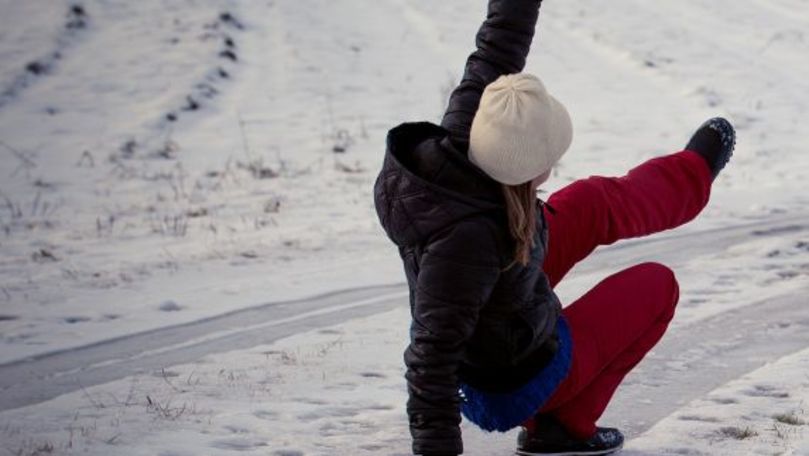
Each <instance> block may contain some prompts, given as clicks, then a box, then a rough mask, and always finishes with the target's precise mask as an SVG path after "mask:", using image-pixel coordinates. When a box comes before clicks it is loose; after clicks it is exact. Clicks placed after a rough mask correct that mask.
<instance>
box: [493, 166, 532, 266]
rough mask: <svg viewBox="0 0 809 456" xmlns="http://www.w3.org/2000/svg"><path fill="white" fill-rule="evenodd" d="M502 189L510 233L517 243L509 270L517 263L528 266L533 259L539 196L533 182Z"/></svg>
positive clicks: (505, 186)
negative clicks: (532, 252) (532, 251)
mask: <svg viewBox="0 0 809 456" xmlns="http://www.w3.org/2000/svg"><path fill="white" fill-rule="evenodd" d="M501 187H502V191H503V197H504V198H505V202H506V212H507V214H508V228H509V232H510V233H511V237H512V238H513V239H514V242H515V244H514V261H512V262H511V264H509V265H508V267H506V270H507V269H510V268H511V267H512V266H514V265H515V264H516V263H520V264H522V265H523V266H527V265H528V262H529V261H530V259H531V250H532V249H533V248H534V246H535V242H534V236H535V235H536V217H537V195H536V189H535V188H534V186H533V185H532V182H531V181H528V182H525V183H523V184H518V185H501Z"/></svg>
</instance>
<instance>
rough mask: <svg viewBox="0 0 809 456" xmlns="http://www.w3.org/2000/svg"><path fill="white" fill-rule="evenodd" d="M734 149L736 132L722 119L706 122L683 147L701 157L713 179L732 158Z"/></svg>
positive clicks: (716, 118)
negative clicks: (709, 169)
mask: <svg viewBox="0 0 809 456" xmlns="http://www.w3.org/2000/svg"><path fill="white" fill-rule="evenodd" d="M734 147H736V132H735V130H734V129H733V126H732V125H731V124H730V122H728V121H727V119H723V118H722V117H714V118H713V119H708V120H706V121H705V123H703V124H702V125H700V127H699V129H697V131H696V132H695V133H694V135H693V136H692V137H691V140H690V141H688V145H686V146H685V148H686V150H691V151H694V152H696V153H698V154H700V155H702V158H704V159H705V161H706V162H708V167H709V168H711V175H712V176H713V178H714V179H716V176H717V175H719V171H722V168H724V167H725V165H726V164H727V162H728V161H729V160H730V157H732V156H733V148H734Z"/></svg>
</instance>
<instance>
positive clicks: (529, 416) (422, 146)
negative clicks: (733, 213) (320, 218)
mask: <svg viewBox="0 0 809 456" xmlns="http://www.w3.org/2000/svg"><path fill="white" fill-rule="evenodd" d="M539 6H540V0H490V1H489V11H488V18H487V19H486V21H485V22H484V23H483V25H482V27H481V28H480V31H479V32H478V34H477V50H476V51H475V52H474V53H472V54H471V56H470V57H469V59H468V60H467V64H466V71H465V74H464V76H463V80H462V81H461V83H460V85H459V86H458V87H457V88H456V89H455V91H454V92H453V93H452V96H451V98H450V101H449V107H448V109H447V111H446V114H445V115H444V118H443V120H442V123H441V125H440V126H438V125H434V124H431V123H428V122H420V123H405V124H402V125H400V126H398V127H396V128H394V129H392V130H391V131H390V132H389V135H388V140H387V150H386V153H385V159H384V164H383V167H382V170H381V171H380V173H379V176H378V178H377V180H376V183H375V187H374V202H375V205H376V210H377V213H378V216H379V219H380V222H381V224H382V226H383V227H384V229H385V231H386V233H387V235H388V236H389V237H390V239H391V240H392V241H393V242H394V243H395V244H396V245H397V247H398V249H399V253H400V255H401V258H402V260H403V262H404V272H405V275H406V277H407V282H408V286H409V288H410V306H411V316H412V322H411V326H410V337H411V341H410V344H409V346H408V347H407V349H406V351H405V353H404V361H405V364H406V366H407V372H406V374H405V378H406V380H407V387H408V393H409V399H408V401H407V412H408V416H409V421H410V432H411V436H412V438H413V452H414V453H415V454H418V455H424V456H436V455H458V454H461V453H462V452H463V445H462V440H461V432H460V428H459V424H460V420H461V414H463V415H464V416H465V417H466V418H467V419H469V420H470V421H472V422H474V423H475V424H477V425H478V426H480V427H481V428H482V429H485V430H488V431H494V430H497V431H501V432H504V431H507V430H509V429H512V428H515V427H517V426H521V431H520V433H519V437H518V442H517V453H518V454H523V455H542V454H545V455H547V454H571V455H573V454H608V453H612V452H614V451H616V450H618V449H619V448H621V446H622V444H623V436H622V435H621V433H620V432H619V431H618V430H616V429H611V428H601V427H597V426H596V421H597V420H598V418H599V417H600V416H601V414H602V413H603V411H604V409H605V408H606V406H607V404H608V403H609V400H610V398H611V397H612V395H613V393H614V391H615V389H616V388H617V387H618V385H619V384H620V382H621V380H622V379H623V377H624V376H625V375H626V374H627V372H629V371H630V370H631V369H632V368H633V367H634V366H635V365H636V364H637V363H638V362H639V361H640V360H641V359H642V358H643V356H644V355H645V353H646V352H647V351H648V350H650V349H651V348H652V347H653V346H654V345H655V344H656V343H657V341H658V340H659V339H660V338H661V337H662V335H663V333H664V332H665V330H666V327H667V325H668V323H669V321H670V320H671V318H672V316H673V313H674V308H675V305H676V303H677V300H678V296H679V295H678V286H677V282H676V280H675V278H674V274H673V273H672V271H671V270H670V269H668V268H667V267H665V266H663V265H660V264H656V263H645V264H640V265H637V266H634V267H631V268H629V269H626V270H624V271H621V272H619V273H617V274H614V275H612V276H610V277H608V278H606V279H604V280H603V281H602V282H601V283H599V284H598V285H597V286H596V287H595V288H593V289H592V290H590V291H589V292H588V293H586V294H585V295H584V296H582V297H581V298H580V299H578V300H577V301H576V302H574V303H572V304H571V305H570V306H567V307H566V308H564V309H562V306H561V304H560V302H559V299H558V298H557V297H556V295H555V294H554V291H553V288H554V287H555V286H556V284H557V283H559V281H560V280H561V279H562V278H563V277H564V276H565V274H566V273H567V272H568V271H569V270H570V269H571V268H572V267H573V266H574V265H575V264H576V263H577V262H578V261H580V260H582V259H584V258H585V257H586V256H587V255H588V254H589V253H590V252H592V251H593V249H595V248H596V247H597V246H599V245H605V244H611V243H613V242H615V241H617V240H619V239H625V238H630V237H637V236H643V235H648V234H652V233H655V232H659V231H661V230H665V229H670V228H673V227H676V226H679V225H681V224H683V223H685V222H687V221H689V220H691V219H693V218H694V217H696V215H697V214H698V213H699V212H700V211H701V210H702V208H703V207H704V206H705V204H707V202H708V198H709V195H710V188H711V183H712V181H713V178H715V177H716V175H717V174H718V172H719V171H720V170H721V169H722V168H723V167H724V165H725V164H726V162H727V161H728V160H729V158H730V156H731V155H732V151H733V147H734V144H735V137H734V131H733V128H732V127H731V126H730V124H729V123H728V122H727V121H725V120H724V119H711V120H709V121H707V122H706V123H704V124H703V125H702V126H701V127H700V128H699V129H698V130H697V132H696V133H695V134H694V135H693V137H692V138H691V141H689V143H688V145H687V146H686V148H685V149H684V150H683V151H680V152H677V153H673V154H671V155H668V156H664V157H659V158H655V159H652V160H649V161H647V162H645V163H643V164H641V165H639V166H638V167H636V168H634V169H633V170H631V171H630V172H629V173H628V174H627V175H626V176H622V177H618V178H608V177H598V176H595V177H590V178H588V179H583V180H579V181H576V182H574V183H572V184H570V185H568V186H567V187H565V188H564V189H562V190H560V191H558V192H556V193H554V194H553V195H552V196H551V197H550V199H549V202H548V204H545V203H543V202H541V201H539V200H538V199H537V198H536V189H537V187H538V186H539V185H541V184H542V183H543V182H544V181H545V180H546V179H547V178H548V176H549V175H550V171H551V168H552V166H553V165H554V164H555V163H556V162H557V161H558V160H559V159H560V157H561V156H562V154H564V153H565V151H566V150H567V148H568V147H569V145H570V142H571V138H572V127H571V123H570V119H569V117H568V114H567V111H566V110H565V108H564V107H563V106H562V105H561V103H559V102H558V101H557V100H556V99H554V98H553V97H552V96H550V95H549V94H548V93H547V91H546V90H545V87H544V86H543V85H542V83H541V82H540V80H539V79H538V78H536V77H535V76H531V75H527V74H524V73H521V72H522V70H523V67H524V65H525V59H526V56H527V54H528V51H529V48H530V45H531V41H532V39H533V34H534V28H535V25H536V21H537V17H538V12H539Z"/></svg>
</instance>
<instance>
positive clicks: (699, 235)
mask: <svg viewBox="0 0 809 456" xmlns="http://www.w3.org/2000/svg"><path fill="white" fill-rule="evenodd" d="M795 231H809V215H802V216H791V217H783V218H779V219H774V220H766V221H761V222H755V223H749V224H744V225H738V226H733V227H728V228H722V229H714V230H706V231H703V232H695V233H688V234H681V235H674V236H668V237H659V238H647V239H641V240H637V241H630V242H626V243H623V244H621V245H616V246H611V247H607V248H604V249H602V250H599V251H598V252H596V253H594V254H593V255H592V256H591V257H590V259H588V262H587V263H585V264H584V265H582V267H581V268H580V270H581V271H583V272H585V273H587V272H588V271H589V272H597V271H599V270H601V269H603V268H605V267H607V266H609V267H611V268H612V267H620V266H621V265H626V266H629V265H631V264H635V263H637V262H639V261H644V260H646V259H648V258H649V257H650V256H654V257H655V258H660V259H661V260H663V261H666V262H667V263H669V264H677V263H681V262H684V261H688V259H690V258H692V257H693V256H695V255H698V254H705V253H710V252H717V251H721V250H722V249H726V248H727V247H729V246H732V245H735V244H741V243H744V242H745V241H747V240H751V239H759V238H761V237H772V236H779V235H780V234H782V233H784V232H795ZM407 296H408V294H407V288H406V286H405V284H402V283H399V284H392V285H385V286H374V287H365V288H357V289H349V290H343V291H336V292H332V293H327V294H323V295H320V296H315V297H312V298H307V299H297V300H291V301H283V302H275V303H268V304H264V305H261V306H257V307H253V308H249V309H243V310H238V311H234V312H230V313H227V314H224V315H220V316H216V317H211V318H207V319H203V320H200V321H196V322H192V323H187V324H182V325H176V326H171V327H166V328H161V329H156V330H152V331H147V332H142V333H138V334H132V335H127V336H122V337H119V338H116V339H112V340H107V341H101V342H97V343H94V344H90V345H87V346H84V347H79V348H73V349H67V350H61V351H56V352H51V353H47V354H43V355H38V356H35V357H31V358H29V359H25V360H20V361H15V362H11V363H7V364H2V365H0V411H2V410H9V409H13V408H18V407H24V406H26V405H31V404H36V403H39V402H42V401H46V400H48V399H51V398H54V397H56V396H59V395H61V394H65V393H68V392H72V391H75V390H78V389H80V388H82V387H87V386H91V385H96V384H100V383H106V382H109V381H112V380H116V379H119V378H124V377H126V376H129V375H132V374H135V373H141V372H148V371H156V370H159V369H160V368H162V367H167V366H171V365H176V364H181V363H186V362H190V361H194V360H197V359H199V358H202V357H204V356H205V355H208V354H213V353H221V352H226V351H232V350H237V349H244V348H249V347H254V346H257V345H261V344H267V343H271V342H273V341H275V340H278V339H281V338H283V337H287V336H290V335H292V334H296V333H299V332H302V331H305V330H310V329H313V328H318V327H321V326H325V325H333V324H336V323H339V322H341V321H346V320H349V319H352V318H359V317H364V316H368V315H372V314H375V313H379V312H384V311H387V310H390V309H393V308H395V307H397V306H406V305H407ZM787 307H788V306H786V305H785V306H784V312H788V311H791V309H790V308H787ZM752 308H753V309H757V308H756V307H755V306H753V307H752ZM754 311H757V310H754ZM734 312H735V313H734ZM765 313H766V314H767V315H766V316H762V317H765V318H762V319H760V321H765V320H767V319H770V320H772V319H773V318H778V314H777V313H775V312H769V311H768V312H765ZM722 315H728V318H729V319H732V320H734V321H735V320H737V319H738V320H739V321H738V324H736V323H733V324H730V323H729V324H728V325H727V327H728V328H737V327H741V326H740V325H742V324H743V323H744V321H746V320H745V319H747V318H749V317H750V315H748V314H747V313H744V312H737V311H730V312H726V313H723V314H722ZM734 315H738V317H734ZM712 318H720V317H719V316H717V317H712ZM709 321H713V320H712V319H709ZM767 321H769V320H767ZM697 324H700V323H697ZM734 330H735V329H734ZM699 331H700V332H693V331H692V330H689V329H688V327H685V328H683V329H682V330H681V334H686V335H690V334H703V332H702V331H703V330H702V329H699ZM704 334H716V335H721V333H720V332H717V331H713V332H708V333H704ZM711 337H712V339H711V340H716V339H715V337H714V336H713V335H712V336H711ZM722 338H724V335H722ZM719 340H721V339H719ZM802 342H805V341H803V339H802ZM779 347H780V346H778V347H775V348H776V349H779ZM788 347H791V346H788ZM742 348H744V347H742ZM768 355H773V354H772V353H768Z"/></svg>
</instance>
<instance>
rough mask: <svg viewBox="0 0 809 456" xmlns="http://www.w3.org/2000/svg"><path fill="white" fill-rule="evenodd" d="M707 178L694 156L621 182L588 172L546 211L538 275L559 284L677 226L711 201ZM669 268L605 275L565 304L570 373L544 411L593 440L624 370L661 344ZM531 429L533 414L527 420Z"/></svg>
mask: <svg viewBox="0 0 809 456" xmlns="http://www.w3.org/2000/svg"><path fill="white" fill-rule="evenodd" d="M710 188H711V175H710V171H709V169H708V165H707V164H706V163H705V161H704V160H703V159H702V157H700V156H699V155H697V154H696V153H694V152H690V151H683V152H678V153H675V154H671V155H668V156H664V157H659V158H654V159H652V160H649V161H647V162H645V163H643V164H641V165H640V166H638V167H636V168H634V169H633V170H631V171H630V172H629V173H628V174H627V175H626V176H623V177H617V178H608V177H599V176H594V177H590V178H588V179H582V180H579V181H576V182H574V183H572V184H570V185H568V186H567V187H565V188H563V189H561V190H559V191H558V192H556V193H554V194H553V195H552V196H551V198H550V199H549V201H548V203H549V204H550V206H551V207H552V208H553V209H555V210H556V213H555V214H553V213H551V212H550V211H548V210H547V208H546V217H547V220H548V228H549V230H550V234H549V238H548V244H549V245H548V253H547V256H546V258H545V263H544V264H543V269H544V271H545V272H546V273H547V274H548V277H549V278H550V281H551V285H552V286H556V284H557V283H559V281H560V280H561V279H562V277H564V275H565V274H566V273H567V272H568V271H569V270H570V269H571V268H572V267H573V266H574V265H575V264H576V263H577V262H578V261H581V260H582V259H584V258H585V257H586V256H587V255H588V254H589V253H590V252H592V251H593V250H594V249H595V248H596V247H597V246H599V245H605V244H611V243H613V242H615V241H617V240H619V239H626V238H632V237H637V236H643V235H648V234H652V233H656V232H658V231H662V230H666V229H669V228H674V227H676V226H679V225H682V224H683V223H685V222H687V221H689V220H691V219H693V218H694V217H696V216H697V214H698V213H699V212H700V211H701V210H702V208H703V207H704V206H705V205H706V204H707V202H708V198H709V196H710ZM678 298H679V288H678V285H677V281H676V279H675V277H674V273H673V272H672V271H671V270H670V269H669V268H667V267H666V266H663V265H661V264H657V263H644V264H640V265H637V266H633V267H631V268H629V269H626V270H624V271H621V272H619V273H617V274H614V275H612V276H610V277H607V278H606V279H604V280H603V281H602V282H601V283H599V284H598V285H597V286H596V287H595V288H593V289H592V290H590V291H589V292H588V293H587V294H585V295H584V296H582V297H581V298H579V299H578V300H577V301H576V302H574V303H573V304H571V305H570V306H568V307H566V308H565V309H564V310H563V314H564V315H565V317H566V318H567V321H568V323H569V325H570V329H571V333H572V337H573V362H572V365H571V368H570V374H569V375H568V377H567V378H566V379H565V380H564V381H563V382H562V383H561V384H560V386H559V388H558V389H557V390H556V392H554V394H553V395H552V396H551V397H550V399H549V400H548V402H547V403H546V404H545V405H544V406H543V407H542V409H541V410H540V412H542V413H550V414H552V415H554V416H555V417H556V418H557V419H558V420H559V421H560V422H561V423H562V424H563V425H564V426H565V427H566V428H567V429H568V431H569V432H570V433H572V434H573V435H575V436H577V437H581V438H589V437H591V436H592V435H593V434H594V433H595V430H596V421H597V420H598V418H599V417H600V416H601V414H602V413H603V412H604V409H605V408H606V407H607V404H608V403H609V401H610V399H611V398H612V395H613V393H614V392H615V390H616V389H617V388H618V385H619V384H620V383H621V381H622V380H623V378H624V376H625V375H626V374H627V373H628V372H629V371H630V370H632V368H633V367H635V365H636V364H638V362H640V360H641V359H643V357H644V355H645V354H646V353H647V352H648V351H649V350H650V349H651V348H652V347H653V346H654V345H655V344H656V343H657V342H658V341H659V340H660V338H661V337H662V336H663V333H664V332H665V331H666V328H667V326H668V324H669V321H671V319H672V317H673V316H674V308H675V306H676V304H677V300H678ZM524 425H525V426H526V427H531V426H533V422H532V421H531V420H529V421H528V422H526V423H525V424H524Z"/></svg>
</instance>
